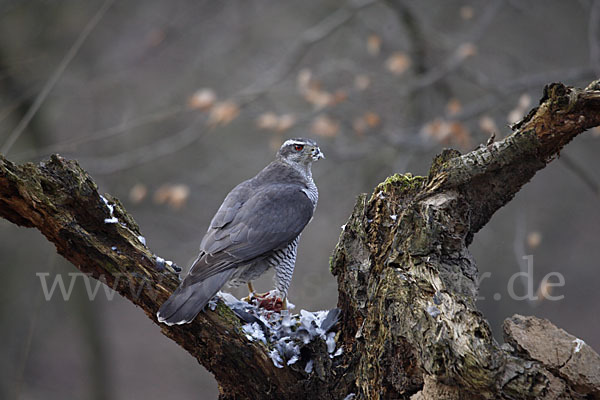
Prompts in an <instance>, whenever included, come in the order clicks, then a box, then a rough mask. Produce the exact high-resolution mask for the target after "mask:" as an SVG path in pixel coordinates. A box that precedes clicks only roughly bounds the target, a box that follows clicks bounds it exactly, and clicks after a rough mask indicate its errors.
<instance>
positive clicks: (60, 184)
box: [0, 81, 600, 399]
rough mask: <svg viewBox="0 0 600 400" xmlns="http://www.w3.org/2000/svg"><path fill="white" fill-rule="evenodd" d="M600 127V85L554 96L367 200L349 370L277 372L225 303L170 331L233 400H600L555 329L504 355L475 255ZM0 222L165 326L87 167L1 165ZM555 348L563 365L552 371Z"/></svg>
mask: <svg viewBox="0 0 600 400" xmlns="http://www.w3.org/2000/svg"><path fill="white" fill-rule="evenodd" d="M597 125H600V84H599V82H598V81H597V82H593V83H592V84H591V85H589V86H588V87H587V88H586V89H584V90H581V89H573V88H568V87H565V86H564V85H562V84H552V85H549V86H547V87H546V89H545V90H544V96H543V98H542V99H541V102H540V106H539V107H537V108H535V109H534V110H532V111H531V112H530V113H529V114H528V115H527V117H525V119H524V120H523V121H521V122H519V123H518V124H516V125H515V126H514V129H515V132H514V133H513V134H512V135H510V136H509V137H507V138H506V139H504V140H502V141H500V142H497V143H493V144H490V145H488V146H481V147H480V148H478V149H476V150H474V151H472V152H470V153H468V154H465V155H460V153H458V152H456V151H453V150H447V151H444V152H443V153H442V154H440V155H439V156H438V157H436V159H435V160H434V163H433V165H432V167H431V170H430V173H429V176H428V177H413V176H411V175H410V174H407V175H395V176H393V177H390V178H388V179H387V180H386V181H385V182H383V183H381V184H380V185H379V186H378V187H377V188H376V189H375V191H374V193H373V194H372V195H371V196H367V195H361V196H359V199H358V202H357V204H356V206H355V209H354V211H353V213H352V216H351V217H350V219H349V221H348V223H347V224H346V225H345V229H344V231H343V233H342V235H341V237H340V241H339V243H338V245H337V246H336V249H335V252H334V257H333V259H332V263H331V268H332V272H333V274H334V275H336V276H337V280H338V286H339V288H338V290H339V301H338V307H339V308H340V309H341V310H342V319H341V323H340V326H339V328H338V329H339V331H338V333H337V342H338V344H342V345H343V347H344V352H343V354H342V355H341V356H339V357H334V358H331V357H330V356H329V354H328V351H327V346H326V344H325V342H324V341H323V340H322V339H316V340H314V341H312V342H311V343H308V344H306V345H303V347H302V349H301V354H302V360H301V361H300V362H297V363H295V364H293V365H289V366H288V365H285V366H284V367H283V368H278V367H276V366H275V365H274V363H273V361H272V360H271V358H270V357H269V353H270V352H271V351H272V344H270V343H267V344H263V343H262V342H260V341H250V340H248V338H247V336H246V334H245V333H244V330H243V322H241V321H240V319H239V318H238V317H237V316H236V314H234V312H232V310H231V309H229V307H227V306H226V305H225V304H224V303H223V302H218V303H217V306H216V308H215V310H214V311H211V310H207V311H206V312H203V313H200V315H199V316H198V317H197V318H196V320H195V321H194V322H193V323H191V324H189V325H183V326H174V327H167V326H165V325H160V327H161V330H162V332H163V334H165V335H166V336H168V337H169V338H171V339H172V340H174V341H175V342H177V343H178V344H179V345H180V346H182V347H183V348H184V349H185V350H186V351H188V352H189V353H190V354H191V355H193V356H194V357H196V358H197V359H198V361H199V362H200V363H202V365H204V366H205V367H206V368H207V369H208V370H209V371H211V372H212V373H213V374H214V375H215V377H216V379H217V381H218V382H219V389H220V392H221V398H224V399H225V398H228V399H229V398H231V399H233V398H307V397H308V398H336V399H339V398H344V397H346V396H347V395H349V394H351V393H355V394H356V397H355V398H365V399H377V398H408V397H410V396H412V395H414V396H416V397H415V398H421V399H429V398H432V399H433V398H441V396H445V397H444V398H465V396H468V398H490V399H491V398H506V399H512V398H560V397H561V396H562V397H563V398H578V397H583V396H588V397H589V398H600V383H599V382H600V378H599V377H600V373H599V372H598V370H599V369H600V359H599V357H598V355H597V354H596V353H594V352H593V351H592V350H591V349H590V348H589V347H588V346H586V345H585V344H583V342H581V341H579V339H573V338H572V337H570V336H568V334H566V332H564V331H561V330H558V328H555V327H554V326H552V325H551V324H550V323H548V322H547V321H540V320H538V319H535V318H533V317H531V318H525V317H518V316H516V317H513V318H512V319H511V320H509V321H507V322H506V323H505V334H506V340H507V343H508V345H504V346H502V347H500V346H499V345H498V344H497V343H496V342H495V341H494V339H493V338H492V334H491V330H490V328H489V325H488V323H487V321H486V320H485V319H484V317H483V316H482V315H481V313H480V312H479V311H478V310H477V308H476V306H475V294H476V291H477V268H476V265H475V262H474V260H473V258H472V257H471V255H470V253H469V251H468V249H467V247H468V245H469V244H470V243H471V241H472V239H473V236H474V235H475V234H476V233H477V231H478V230H479V229H481V227H482V226H483V225H485V224H486V223H487V222H488V221H489V219H490V218H491V216H492V215H493V213H494V212H495V211H496V210H497V209H498V208H500V207H502V206H503V205H504V204H506V203H507V202H508V201H510V199H511V198H512V197H513V196H514V194H515V193H516V192H517V191H518V190H519V189H520V188H521V187H522V186H523V185H524V184H525V183H527V182H528V181H529V180H530V179H531V178H532V177H533V175H534V174H535V172H537V171H538V170H539V169H541V168H543V167H544V166H545V165H546V164H547V163H548V162H550V161H551V160H552V159H554V158H555V157H556V156H558V154H559V152H560V150H561V148H562V147H563V146H564V145H566V144H567V143H568V142H569V141H570V140H571V139H572V138H573V137H575V136H576V135H578V134H580V133H581V132H583V131H585V130H586V129H589V128H591V127H593V126H597ZM0 216H2V217H3V218H5V219H7V220H9V221H11V222H13V223H15V224H17V225H22V226H27V227H35V228H37V229H39V230H40V231H41V232H42V233H43V234H44V235H45V236H46V238H48V240H49V241H51V242H53V243H54V244H55V245H56V248H57V251H58V253H60V254H61V255H63V256H64V257H65V258H67V259H68V260H69V261H71V262H72V263H73V264H74V265H75V266H76V267H77V268H79V269H80V270H81V271H83V272H85V273H88V274H90V275H91V276H93V277H94V278H96V279H99V280H101V281H103V282H105V283H106V284H107V285H109V286H111V287H112V288H114V289H115V290H117V291H118V292H119V293H120V294H121V295H122V296H124V297H125V298H127V299H129V300H130V301H132V302H133V303H134V304H136V305H138V306H139V307H140V308H142V310H143V311H144V312H145V313H146V314H147V315H148V317H149V318H151V319H152V320H154V321H156V318H155V312H156V310H157V309H158V307H159V305H160V304H162V302H163V301H164V300H166V298H167V297H168V295H169V294H170V293H171V292H172V291H173V290H174V289H175V288H176V286H177V285H178V283H179V280H178V279H177V277H176V275H175V274H174V273H173V272H172V271H170V270H169V269H168V268H165V267H164V263H161V262H160V260H158V259H157V257H156V256H155V255H153V254H152V252H151V251H150V250H149V249H148V248H146V247H145V245H144V244H143V243H142V242H143V241H142V240H141V239H140V235H141V233H140V229H139V227H138V226H137V225H136V223H135V222H134V220H133V219H132V218H131V216H129V214H127V212H126V211H125V210H124V208H123V207H122V205H121V204H120V203H119V201H118V200H116V199H114V198H112V197H110V196H108V195H105V196H104V197H102V196H100V195H99V193H98V189H97V187H96V185H95V184H94V182H93V181H92V179H91V178H90V177H89V176H88V175H87V173H86V172H85V171H83V170H82V169H81V168H80V167H79V166H78V165H77V163H76V162H74V161H67V160H65V159H63V158H61V157H59V156H52V157H51V158H50V160H49V161H48V162H47V163H45V164H44V163H42V164H40V165H38V166H35V165H33V164H24V165H15V164H13V163H11V162H10V161H8V160H6V159H5V158H4V157H3V156H0ZM538 337H539V338H546V337H553V338H555V339H556V340H554V341H552V342H549V343H550V344H547V343H546V342H544V341H543V340H541V339H539V340H532V338H538ZM549 345H551V346H553V347H552V349H553V350H552V351H554V349H555V348H556V349H558V350H557V351H559V353H558V354H560V357H558V358H552V357H545V355H546V354H548V353H547V352H546V351H545V350H546V349H547V347H544V346H549ZM548 351H549V350H548ZM553 354H554V353H553ZM309 360H310V361H311V363H313V364H311V365H314V367H313V369H312V372H306V370H310V369H309V368H307V367H308V361H309ZM305 369H306V370H305ZM574 371H584V373H579V374H577V373H575V372H574Z"/></svg>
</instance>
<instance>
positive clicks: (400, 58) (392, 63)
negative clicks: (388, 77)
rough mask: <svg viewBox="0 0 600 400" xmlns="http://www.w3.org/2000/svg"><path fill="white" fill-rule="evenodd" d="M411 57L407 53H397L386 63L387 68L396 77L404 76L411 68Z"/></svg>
mask: <svg viewBox="0 0 600 400" xmlns="http://www.w3.org/2000/svg"><path fill="white" fill-rule="evenodd" d="M410 63H411V61H410V57H408V55H406V54H405V53H401V52H396V53H394V54H392V55H391V56H390V58H388V59H387V61H386V62H385V67H386V68H387V69H388V71H390V72H391V73H393V74H395V75H402V74H403V73H404V72H406V70H407V69H408V68H409V67H410Z"/></svg>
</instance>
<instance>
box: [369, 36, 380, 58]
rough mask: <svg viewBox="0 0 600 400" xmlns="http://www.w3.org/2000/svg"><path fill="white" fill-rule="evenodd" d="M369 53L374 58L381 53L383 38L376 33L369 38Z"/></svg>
mask: <svg viewBox="0 0 600 400" xmlns="http://www.w3.org/2000/svg"><path fill="white" fill-rule="evenodd" d="M367 51H368V52H369V54H370V55H372V56H376V55H378V54H379V52H380V51H381V38H380V37H379V36H377V35H376V34H374V33H372V34H370V35H369V37H368V38H367Z"/></svg>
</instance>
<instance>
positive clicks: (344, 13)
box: [234, 0, 377, 104]
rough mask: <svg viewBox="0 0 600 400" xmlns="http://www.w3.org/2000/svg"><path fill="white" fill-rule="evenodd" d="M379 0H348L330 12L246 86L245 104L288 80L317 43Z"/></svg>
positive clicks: (243, 96)
mask: <svg viewBox="0 0 600 400" xmlns="http://www.w3.org/2000/svg"><path fill="white" fill-rule="evenodd" d="M375 3H377V1H376V0H360V1H355V0H350V1H348V3H347V4H346V5H345V6H343V7H341V8H339V9H337V10H336V11H334V12H333V13H332V14H330V15H328V16H327V17H325V18H324V19H322V20H321V21H320V22H318V23H317V24H316V25H314V26H313V27H311V28H309V29H307V30H306V31H304V32H303V33H302V34H301V35H300V37H299V38H298V40H297V41H296V43H294V44H293V45H292V46H291V48H290V50H289V51H288V52H287V53H286V54H285V55H284V56H283V57H282V58H281V59H280V60H279V61H278V62H277V64H275V66H273V68H271V69H269V70H268V71H266V72H265V73H264V74H263V76H261V77H260V78H259V79H258V80H257V81H255V82H254V83H252V84H251V85H250V86H248V87H246V88H245V89H242V90H241V91H240V92H239V93H238V94H237V95H236V96H234V97H238V98H244V99H245V100H244V101H243V103H244V104H245V103H247V102H250V101H253V100H256V99H257V98H259V97H260V96H262V95H264V94H265V93H266V92H267V91H268V90H269V89H271V88H272V87H273V86H275V85H277V84H278V83H279V82H281V81H282V80H283V79H285V78H286V77H287V76H288V75H289V74H290V72H292V71H293V70H294V68H295V67H296V66H297V65H298V63H300V61H301V60H302V58H304V55H305V54H306V52H307V51H308V50H309V49H310V48H311V47H312V46H314V45H315V44H317V43H319V42H320V41H322V40H323V39H325V38H327V37H328V36H330V35H331V34H332V33H334V32H335V31H336V30H337V29H339V28H340V27H342V26H343V25H344V24H346V23H347V22H349V21H350V20H351V19H352V18H353V17H354V16H355V15H356V13H357V12H358V11H360V10H362V9H363V8H365V7H368V6H370V5H373V4H375Z"/></svg>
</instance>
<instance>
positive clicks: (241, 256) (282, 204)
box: [156, 138, 324, 325]
mask: <svg viewBox="0 0 600 400" xmlns="http://www.w3.org/2000/svg"><path fill="white" fill-rule="evenodd" d="M321 158H324V156H323V153H321V150H320V149H319V146H317V143H316V142H315V141H313V140H310V139H303V138H298V139H290V140H287V141H286V142H285V143H283V145H282V146H281V148H280V149H279V151H278V152H277V156H276V157H275V160H274V161H273V162H271V163H270V164H269V165H267V166H266V167H265V168H264V169H263V170H262V171H260V172H259V173H258V174H257V175H256V176H255V177H254V178H251V179H248V180H247V181H244V182H242V183H240V184H239V185H237V186H236V187H235V188H234V189H233V190H232V191H231V192H229V194H228V195H227V197H225V200H224V201H223V204H222V205H221V207H220V208H219V210H218V211H217V213H216V215H215V216H214V217H213V219H212V221H211V223H210V226H209V228H208V231H207V232H206V234H205V235H204V238H203V239H202V242H201V244H200V254H199V255H198V258H197V259H196V261H194V263H193V264H192V267H191V268H190V271H189V273H188V275H187V276H186V277H185V279H184V280H183V281H182V282H181V284H180V285H179V287H178V288H177V289H176V290H175V292H173V294H172V295H171V297H169V299H167V301H165V302H164V303H163V305H162V306H161V307H160V310H159V311H158V313H157V314H156V315H157V317H158V321H159V322H162V323H165V324H167V325H179V324H185V323H189V322H191V321H193V320H194V318H195V317H196V315H198V313H199V312H200V311H202V309H203V308H204V307H205V306H206V304H207V303H208V301H209V300H210V299H211V298H212V297H213V296H214V295H215V294H216V293H217V292H218V291H219V290H221V288H222V287H223V286H225V284H230V285H232V286H237V285H240V284H243V283H248V287H249V289H250V290H251V291H252V287H251V284H250V282H251V281H252V280H253V279H256V278H258V277H259V276H261V275H262V274H263V273H265V272H266V271H268V270H270V269H271V268H274V269H275V276H274V281H275V287H276V289H277V290H278V291H279V292H280V293H281V295H282V297H283V299H284V301H285V297H286V295H287V291H288V288H289V286H290V281H291V279H292V274H293V272H294V265H295V263H296V250H297V247H298V240H299V239H300V234H301V232H302V230H303V229H304V227H305V226H306V225H307V224H308V223H309V222H310V220H311V219H312V216H313V212H314V210H315V207H316V206H317V199H318V197H319V193H318V191H317V186H316V185H315V183H314V181H313V178H312V170H311V166H312V163H313V161H316V160H319V159H321Z"/></svg>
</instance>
